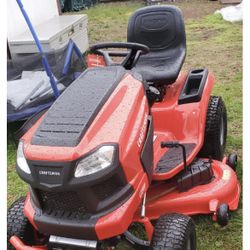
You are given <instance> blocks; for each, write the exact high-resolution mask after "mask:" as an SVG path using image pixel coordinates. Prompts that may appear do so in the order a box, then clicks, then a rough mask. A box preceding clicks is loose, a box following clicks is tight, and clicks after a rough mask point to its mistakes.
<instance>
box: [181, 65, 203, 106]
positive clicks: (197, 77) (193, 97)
mask: <svg viewBox="0 0 250 250" xmlns="http://www.w3.org/2000/svg"><path fill="white" fill-rule="evenodd" d="M207 77H208V70H207V69H193V70H190V71H189V73H188V76H187V79H186V81H185V83H184V86H183V89H182V91H181V94H180V96H179V100H178V104H186V103H192V102H199V101H200V100H201V97H202V94H203V90H204V86H205V83H206V80H207Z"/></svg>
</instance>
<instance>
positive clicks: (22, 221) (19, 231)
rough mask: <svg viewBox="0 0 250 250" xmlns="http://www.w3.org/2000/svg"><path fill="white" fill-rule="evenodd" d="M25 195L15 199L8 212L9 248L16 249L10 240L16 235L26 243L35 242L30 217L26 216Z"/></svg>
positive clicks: (10, 249) (9, 249)
mask: <svg viewBox="0 0 250 250" xmlns="http://www.w3.org/2000/svg"><path fill="white" fill-rule="evenodd" d="M24 202H25V197H21V198H19V199H18V200H17V201H15V202H14V203H13V204H12V205H11V207H10V208H9V210H8V214H7V246H8V250H14V247H13V246H12V245H11V244H10V242H9V240H10V238H11V237H12V236H14V235H16V236H18V237H19V238H20V239H21V240H23V241H24V242H25V243H30V244H32V243H34V230H33V227H32V225H31V224H30V222H29V221H28V219H27V218H26V217H25V216H24V213H23V209H24Z"/></svg>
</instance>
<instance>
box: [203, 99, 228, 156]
mask: <svg viewBox="0 0 250 250" xmlns="http://www.w3.org/2000/svg"><path fill="white" fill-rule="evenodd" d="M226 138H227V111H226V107H225V104H224V102H223V100H222V98H221V97H217V96H211V97H210V101H209V104H208V110H207V118H206V128H205V136H204V144H203V147H202V149H201V151H200V153H199V155H200V156H201V157H212V158H213V159H215V160H222V158H223V155H224V151H225V147H226Z"/></svg>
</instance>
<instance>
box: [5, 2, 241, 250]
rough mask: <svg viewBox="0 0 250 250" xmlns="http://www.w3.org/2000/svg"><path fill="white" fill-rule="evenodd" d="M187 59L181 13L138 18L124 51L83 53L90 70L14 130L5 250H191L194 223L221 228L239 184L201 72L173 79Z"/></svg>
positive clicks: (217, 106) (145, 11) (222, 110)
mask: <svg viewBox="0 0 250 250" xmlns="http://www.w3.org/2000/svg"><path fill="white" fill-rule="evenodd" d="M185 55H186V36H185V27H184V22H183V18H182V14H181V11H180V10H179V9H178V8H177V7H174V6H167V5H162V6H160V5H159V6H148V7H144V8H141V9H139V10H137V11H136V12H135V13H134V14H133V15H132V16H131V17H130V20H129V24H128V34H127V42H124V43H117V42H116V43H100V44H95V45H92V46H91V47H90V49H89V56H88V66H89V67H88V69H87V70H86V71H84V72H83V73H82V74H81V75H80V77H79V78H77V79H76V80H75V81H74V82H73V83H72V84H71V85H70V86H69V87H68V88H67V89H66V90H65V91H64V92H63V93H62V94H61V95H60V96H59V97H58V98H57V100H56V101H55V102H54V104H53V105H52V106H51V107H50V108H49V109H48V110H47V111H46V112H43V113H41V114H40V115H38V116H36V119H32V120H30V121H29V120H28V121H27V122H26V123H25V124H24V126H23V128H22V129H23V130H22V131H23V133H22V134H23V135H22V137H21V138H20V141H19V145H18V150H17V165H16V170H17V173H18V174H19V176H20V178H21V179H23V180H24V181H25V182H26V183H28V185H29V192H28V194H27V196H26V197H25V198H23V197H22V198H20V199H18V200H17V201H16V202H15V203H14V204H13V205H12V206H11V207H10V209H9V211H8V249H9V250H11V249H17V250H49V249H115V247H116V246H117V244H119V242H120V241H121V240H126V241H127V242H128V243H129V244H131V246H132V247H133V248H136V249H154V250H158V249H159V250H160V249H161V250H165V249H166V250H172V249H185V250H186V249H189V250H195V249H196V232H195V224H194V222H193V220H192V218H191V217H190V216H192V215H196V214H211V215H212V219H213V220H214V221H217V222H218V223H219V224H220V225H221V226H226V225H227V224H228V222H229V217H230V216H229V213H230V211H232V210H236V209H237V207H238V203H239V197H240V184H239V181H238V179H237V176H236V171H235V170H236V166H237V155H236V154H230V155H229V156H228V157H225V156H224V150H225V145H226V137H227V113H226V107H225V104H224V102H223V100H222V98H221V97H218V96H211V91H212V88H213V85H214V76H213V75H212V74H211V73H210V72H209V71H208V69H206V68H197V69H191V70H190V71H189V72H187V73H185V72H180V71H181V67H182V65H183V63H184V59H185ZM115 57H122V58H123V59H122V60H121V62H115V59H114V58H115ZM134 224H140V225H141V226H143V228H144V231H145V237H144V238H143V239H141V238H139V237H138V235H136V234H135V233H133V230H131V227H132V226H133V225H134ZM132 247H131V248H132Z"/></svg>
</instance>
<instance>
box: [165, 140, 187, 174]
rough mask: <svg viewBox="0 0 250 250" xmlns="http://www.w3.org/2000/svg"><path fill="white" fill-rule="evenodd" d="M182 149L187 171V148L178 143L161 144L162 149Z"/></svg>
mask: <svg viewBox="0 0 250 250" xmlns="http://www.w3.org/2000/svg"><path fill="white" fill-rule="evenodd" d="M178 147H181V148H182V156H183V162H184V169H185V171H187V159H186V148H185V146H184V145H183V144H181V143H179V142H178V141H167V142H161V148H178Z"/></svg>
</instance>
